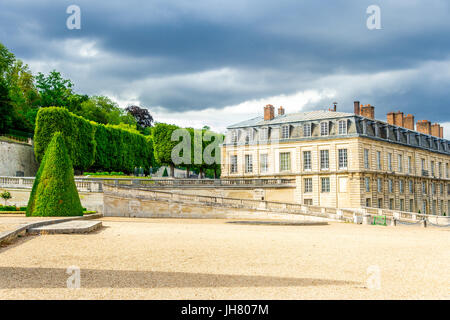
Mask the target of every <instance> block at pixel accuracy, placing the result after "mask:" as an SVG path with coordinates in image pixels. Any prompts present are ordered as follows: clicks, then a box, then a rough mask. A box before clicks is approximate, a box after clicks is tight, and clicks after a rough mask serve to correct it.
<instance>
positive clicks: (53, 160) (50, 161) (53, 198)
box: [26, 132, 83, 217]
mask: <svg viewBox="0 0 450 320" xmlns="http://www.w3.org/2000/svg"><path fill="white" fill-rule="evenodd" d="M26 214H27V216H39V217H43V216H82V215H83V207H82V206H81V201H80V197H79V195H78V190H77V187H76V185H75V180H74V177H73V167H72V162H71V161H70V157H69V154H68V151H67V148H66V146H65V144H64V138H63V136H62V134H61V133H60V132H56V133H55V134H54V135H53V138H52V140H51V142H50V144H49V145H48V147H47V151H46V152H45V155H44V158H43V159H42V162H41V165H40V167H39V170H38V172H37V174H36V179H35V181H34V184H33V189H31V194H30V199H29V201H28V206H27V212H26Z"/></svg>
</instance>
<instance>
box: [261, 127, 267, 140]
mask: <svg viewBox="0 0 450 320" xmlns="http://www.w3.org/2000/svg"><path fill="white" fill-rule="evenodd" d="M259 139H260V140H261V141H267V140H269V128H261V130H260V131H259Z"/></svg>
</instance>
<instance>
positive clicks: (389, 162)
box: [388, 153, 392, 171]
mask: <svg viewBox="0 0 450 320" xmlns="http://www.w3.org/2000/svg"><path fill="white" fill-rule="evenodd" d="M388 170H389V171H392V153H388Z"/></svg>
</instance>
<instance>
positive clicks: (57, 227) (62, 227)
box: [28, 220, 102, 234]
mask: <svg viewBox="0 0 450 320" xmlns="http://www.w3.org/2000/svg"><path fill="white" fill-rule="evenodd" d="M101 226H102V222H101V221H86V220H78V221H77V220H74V221H67V222H62V223H55V224H52V225H47V226H42V227H37V228H31V229H29V230H28V232H29V233H30V234H62V233H89V232H92V231H95V230H97V229H99V228H101Z"/></svg>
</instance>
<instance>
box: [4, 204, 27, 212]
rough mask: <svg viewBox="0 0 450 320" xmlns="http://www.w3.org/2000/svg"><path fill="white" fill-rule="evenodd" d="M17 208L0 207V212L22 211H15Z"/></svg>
mask: <svg viewBox="0 0 450 320" xmlns="http://www.w3.org/2000/svg"><path fill="white" fill-rule="evenodd" d="M17 209H18V208H16V206H1V205H0V211H22V210H17Z"/></svg>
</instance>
